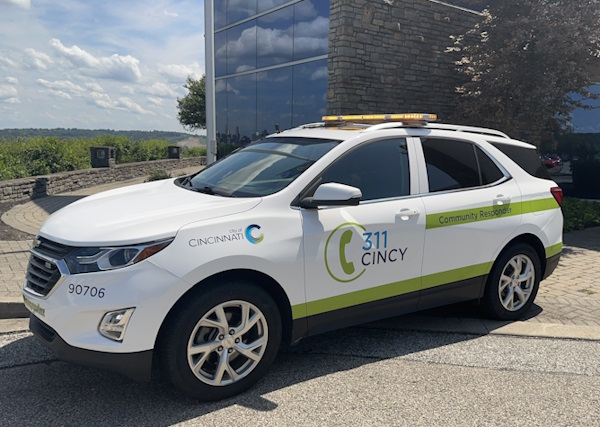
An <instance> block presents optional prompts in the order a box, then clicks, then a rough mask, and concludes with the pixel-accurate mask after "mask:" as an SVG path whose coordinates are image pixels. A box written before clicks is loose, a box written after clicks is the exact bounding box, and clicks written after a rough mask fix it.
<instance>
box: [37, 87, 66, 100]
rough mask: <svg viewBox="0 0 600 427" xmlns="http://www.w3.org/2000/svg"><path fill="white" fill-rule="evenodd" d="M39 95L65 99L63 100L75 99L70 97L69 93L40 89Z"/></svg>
mask: <svg viewBox="0 0 600 427" xmlns="http://www.w3.org/2000/svg"><path fill="white" fill-rule="evenodd" d="M38 93H41V94H44V95H52V96H58V97H59V98H63V99H73V97H72V96H71V95H69V94H68V93H67V92H64V91H62V90H55V89H40V90H38Z"/></svg>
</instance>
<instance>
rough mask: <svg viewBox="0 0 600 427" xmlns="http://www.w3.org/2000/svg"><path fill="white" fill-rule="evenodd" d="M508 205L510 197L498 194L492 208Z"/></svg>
mask: <svg viewBox="0 0 600 427" xmlns="http://www.w3.org/2000/svg"><path fill="white" fill-rule="evenodd" d="M509 203H510V196H505V195H504V194H498V195H497V196H496V198H495V199H494V206H502V205H508V204H509Z"/></svg>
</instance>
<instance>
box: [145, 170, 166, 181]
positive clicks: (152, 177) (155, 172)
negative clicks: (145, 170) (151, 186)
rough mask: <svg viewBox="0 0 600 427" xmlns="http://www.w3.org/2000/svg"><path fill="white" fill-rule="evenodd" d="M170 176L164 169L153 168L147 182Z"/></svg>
mask: <svg viewBox="0 0 600 427" xmlns="http://www.w3.org/2000/svg"><path fill="white" fill-rule="evenodd" d="M167 178H171V174H170V173H169V172H167V171H166V170H164V169H155V170H153V171H152V172H150V178H148V181H147V182H150V181H160V180H161V179H167Z"/></svg>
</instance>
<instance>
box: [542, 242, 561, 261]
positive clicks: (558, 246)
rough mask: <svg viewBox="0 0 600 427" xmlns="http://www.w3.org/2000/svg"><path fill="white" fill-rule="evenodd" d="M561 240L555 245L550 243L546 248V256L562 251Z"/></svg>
mask: <svg viewBox="0 0 600 427" xmlns="http://www.w3.org/2000/svg"><path fill="white" fill-rule="evenodd" d="M562 246H563V244H562V242H560V243H557V244H556V245H552V246H549V247H547V248H546V258H550V257H553V256H554V255H557V254H559V253H560V252H561V251H562Z"/></svg>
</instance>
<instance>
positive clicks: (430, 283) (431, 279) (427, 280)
mask: <svg viewBox="0 0 600 427" xmlns="http://www.w3.org/2000/svg"><path fill="white" fill-rule="evenodd" d="M492 265H494V263H493V262H492V261H490V262H484V263H482V264H476V265H470V266H468V267H462V268H457V269H455V270H448V271H442V272H441V273H434V274H429V275H427V276H423V289H429V288H435V287H436V286H440V285H446V284H448V283H453V282H460V281H461V280H466V279H471V278H473V277H477V276H484V275H486V274H488V273H489V272H490V270H491V269H492Z"/></svg>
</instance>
